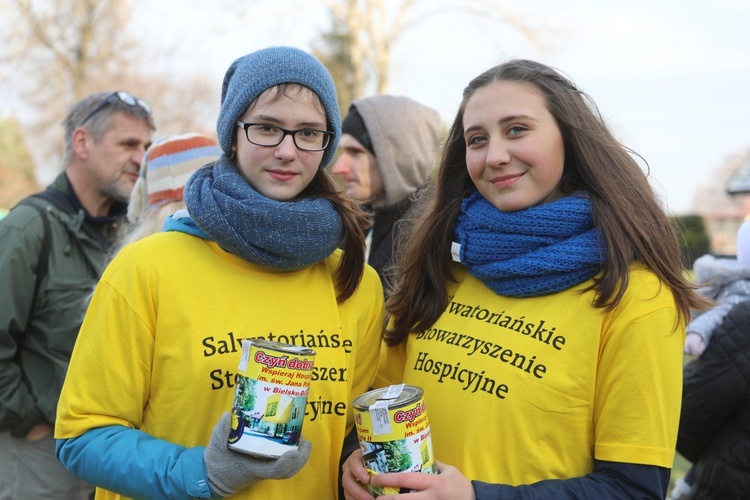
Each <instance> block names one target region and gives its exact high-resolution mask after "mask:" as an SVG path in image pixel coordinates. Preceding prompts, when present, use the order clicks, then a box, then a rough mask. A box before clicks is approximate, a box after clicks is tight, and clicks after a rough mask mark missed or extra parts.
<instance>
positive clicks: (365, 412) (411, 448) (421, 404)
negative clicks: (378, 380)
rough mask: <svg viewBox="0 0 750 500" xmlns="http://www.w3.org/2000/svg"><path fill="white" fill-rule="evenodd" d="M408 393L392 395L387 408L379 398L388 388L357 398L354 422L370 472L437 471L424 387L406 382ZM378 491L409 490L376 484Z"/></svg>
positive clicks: (375, 489) (371, 488)
mask: <svg viewBox="0 0 750 500" xmlns="http://www.w3.org/2000/svg"><path fill="white" fill-rule="evenodd" d="M405 389H406V393H405V394H403V395H401V396H400V397H396V398H392V399H390V401H391V406H387V407H386V408H385V412H386V413H385V418H387V420H388V421H387V424H386V423H385V422H383V421H382V419H383V418H384V413H383V410H384V405H383V404H382V403H383V401H386V402H387V401H388V400H383V399H379V398H380V397H381V396H383V395H384V394H385V392H386V391H387V390H388V389H379V390H376V391H370V392H369V393H366V394H363V395H362V396H360V397H359V398H357V399H356V400H355V401H354V404H353V407H354V422H355V424H356V427H357V437H358V439H359V445H360V449H361V450H362V461H363V463H364V465H365V468H367V470H368V472H369V473H370V475H375V474H382V473H386V472H425V473H429V474H436V473H437V465H436V464H435V458H434V454H433V451H432V440H431V438H430V425H429V422H428V420H427V405H426V404H425V401H424V399H423V398H422V397H421V395H422V391H421V389H418V388H414V387H410V386H406V387H405ZM370 491H371V492H372V493H373V494H375V495H384V494H393V493H406V492H405V491H404V492H399V491H396V490H395V489H393V488H376V487H373V486H371V487H370Z"/></svg>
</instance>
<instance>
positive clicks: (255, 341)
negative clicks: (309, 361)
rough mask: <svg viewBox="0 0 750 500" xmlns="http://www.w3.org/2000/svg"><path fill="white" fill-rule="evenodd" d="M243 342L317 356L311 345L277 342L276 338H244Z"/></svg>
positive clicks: (301, 354) (302, 354)
mask: <svg viewBox="0 0 750 500" xmlns="http://www.w3.org/2000/svg"><path fill="white" fill-rule="evenodd" d="M243 342H250V344H252V345H254V346H257V347H263V348H266V349H275V350H277V351H281V352H287V353H290V354H297V355H298V356H315V351H314V350H313V349H310V348H309V347H302V346H298V345H292V344H284V343H283V342H276V341H275V340H265V339H244V341H243Z"/></svg>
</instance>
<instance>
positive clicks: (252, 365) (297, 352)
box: [227, 339, 315, 458]
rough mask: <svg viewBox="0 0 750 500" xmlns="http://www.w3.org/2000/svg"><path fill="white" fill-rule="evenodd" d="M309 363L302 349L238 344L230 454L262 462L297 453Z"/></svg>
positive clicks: (308, 354) (266, 343) (310, 357)
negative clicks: (257, 457) (234, 452)
mask: <svg viewBox="0 0 750 500" xmlns="http://www.w3.org/2000/svg"><path fill="white" fill-rule="evenodd" d="M314 360H315V351H313V350H312V349H308V348H305V347H297V346H293V345H289V344H282V343H280V342H271V341H268V340H257V339H249V340H248V339H245V340H243V341H242V357H241V359H240V365H239V372H238V373H237V376H236V378H235V382H236V386H235V392H234V401H233V403H232V430H231V432H230V433H229V439H228V441H227V446H228V447H229V448H230V449H232V450H235V451H239V452H242V453H246V454H248V455H255V456H259V457H266V458H276V457H279V456H281V455H283V454H284V453H285V452H287V451H289V450H291V449H295V450H296V449H297V446H298V445H299V440H300V436H301V433H302V422H303V420H304V418H305V406H306V405H307V396H308V394H309V392H310V380H311V378H312V370H313V363H314Z"/></svg>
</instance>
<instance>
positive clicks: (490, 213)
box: [454, 192, 606, 297]
mask: <svg viewBox="0 0 750 500" xmlns="http://www.w3.org/2000/svg"><path fill="white" fill-rule="evenodd" d="M454 238H455V241H456V242H457V243H458V244H459V245H460V250H459V255H460V261H461V263H463V264H464V266H466V269H467V270H468V272H469V273H470V274H471V275H472V276H474V277H476V278H479V279H480V280H481V281H482V282H483V283H484V284H485V285H487V286H488V287H489V288H490V289H492V290H493V291H494V292H495V293H497V294H498V295H505V296H510V297H535V296H539V295H546V294H549V293H555V292H559V291H562V290H565V289H567V288H570V287H571V286H574V285H577V284H578V283H582V282H584V281H586V280H588V279H590V278H592V277H593V276H594V275H596V274H597V273H598V272H600V271H601V270H602V268H603V264H604V258H605V255H606V250H605V247H604V245H603V242H602V241H601V239H600V238H599V234H598V232H597V230H596V228H595V227H594V221H593V218H592V204H591V200H590V199H589V197H588V196H587V195H586V194H585V193H581V194H577V195H575V196H566V197H564V198H561V199H559V200H556V201H553V202H550V203H545V204H543V205H538V206H533V207H529V208H527V209H524V210H518V211H516V212H503V211H502V210H498V209H497V208H495V207H494V206H493V205H492V204H491V203H490V202H489V201H487V199H486V198H485V197H484V196H482V195H481V194H480V193H479V192H474V193H473V194H472V195H470V196H469V197H468V198H466V199H464V201H463V203H462V205H461V213H460V214H459V217H458V222H457V224H456V228H455V230H454Z"/></svg>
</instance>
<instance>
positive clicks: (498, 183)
mask: <svg viewBox="0 0 750 500" xmlns="http://www.w3.org/2000/svg"><path fill="white" fill-rule="evenodd" d="M524 175H525V174H509V175H498V176H497V177H493V178H492V179H490V183H491V184H492V185H494V186H495V187H498V188H504V187H508V186H512V185H513V184H515V182H516V181H517V180H518V179H520V178H521V177H523V176H524Z"/></svg>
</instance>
